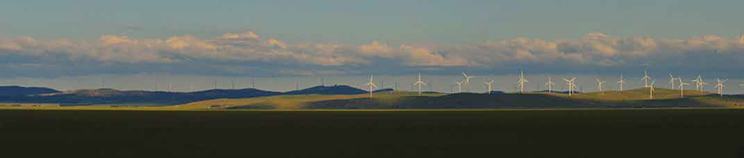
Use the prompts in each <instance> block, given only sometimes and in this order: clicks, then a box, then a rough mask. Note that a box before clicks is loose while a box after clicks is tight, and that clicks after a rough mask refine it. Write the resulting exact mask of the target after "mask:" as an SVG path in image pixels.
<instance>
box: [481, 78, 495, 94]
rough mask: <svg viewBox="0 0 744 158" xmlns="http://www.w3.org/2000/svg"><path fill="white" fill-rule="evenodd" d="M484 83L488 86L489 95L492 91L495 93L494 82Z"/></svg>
mask: <svg viewBox="0 0 744 158" xmlns="http://www.w3.org/2000/svg"><path fill="white" fill-rule="evenodd" d="M483 83H484V84H486V89H487V90H488V94H491V91H493V83H494V81H493V80H490V81H488V82H483Z"/></svg>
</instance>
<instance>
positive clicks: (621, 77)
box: [617, 74, 625, 92]
mask: <svg viewBox="0 0 744 158" xmlns="http://www.w3.org/2000/svg"><path fill="white" fill-rule="evenodd" d="M617 84H619V85H620V92H623V86H624V85H625V79H623V74H620V80H619V81H617Z"/></svg>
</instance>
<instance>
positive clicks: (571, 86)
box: [563, 77, 576, 96]
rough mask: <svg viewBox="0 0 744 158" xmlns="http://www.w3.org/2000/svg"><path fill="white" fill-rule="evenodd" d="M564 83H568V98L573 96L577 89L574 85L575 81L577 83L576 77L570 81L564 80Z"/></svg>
mask: <svg viewBox="0 0 744 158" xmlns="http://www.w3.org/2000/svg"><path fill="white" fill-rule="evenodd" d="M563 81H566V85H567V86H568V96H571V95H573V91H574V89H575V88H576V84H574V81H576V77H573V78H571V79H570V80H569V79H565V78H564V79H563Z"/></svg>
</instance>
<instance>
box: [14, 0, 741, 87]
mask: <svg viewBox="0 0 744 158" xmlns="http://www.w3.org/2000/svg"><path fill="white" fill-rule="evenodd" d="M0 2H1V4H2V5H0V81H7V82H6V83H24V84H28V83H27V82H21V81H23V80H36V81H38V82H36V83H37V84H41V85H57V86H59V87H63V88H68V89H74V88H81V87H82V88H84V87H86V86H82V85H98V84H97V83H98V82H99V81H98V80H99V78H106V77H108V78H112V79H113V78H130V79H132V78H136V76H143V75H144V76H148V75H156V76H158V75H159V76H161V77H162V76H166V78H167V76H182V77H183V78H188V79H182V80H183V81H187V80H201V79H203V78H205V77H207V78H209V77H216V78H222V80H224V79H225V78H246V77H263V78H271V77H288V78H292V77H306V78H308V79H307V80H310V81H314V80H317V79H316V78H317V77H318V76H357V77H358V76H366V75H368V74H380V75H388V76H391V77H394V76H406V75H410V74H414V73H418V72H421V73H424V74H426V75H441V76H447V75H452V76H456V75H458V74H459V73H460V72H463V71H465V72H471V73H474V74H479V75H511V74H514V72H517V71H518V70H520V69H526V70H528V73H529V74H531V75H543V74H555V75H574V74H575V75H584V76H616V75H617V74H619V73H627V74H637V73H638V72H639V71H640V70H642V69H649V71H651V72H652V73H654V74H661V75H664V74H666V73H668V72H673V73H675V74H680V75H686V76H696V74H704V75H706V76H711V77H713V76H723V77H729V78H740V77H744V74H742V73H741V70H740V66H737V64H738V63H741V62H742V61H744V37H742V36H741V34H742V33H744V21H742V20H740V19H741V18H740V17H739V16H740V15H741V13H742V12H741V9H740V6H744V1H737V0H710V1H699V0H555V1H535V0H522V1H516V0H510V1H505V0H458V1H451V0H450V1H436V0H376V1H361V0H360V1H347V0H313V1H289V0H286V1H283V0H266V1H245V0H241V1H238V0H233V1H230V0H221V1H199V0H179V1H162V0H161V1H151V0H127V1H120V0H59V1H40V0H0ZM163 74H165V75H163ZM85 76H94V77H88V79H80V77H85ZM95 76H104V77H95ZM350 78H353V77H350ZM63 79H68V80H70V82H71V81H76V82H75V83H77V82H79V81H85V83H79V84H72V83H69V82H68V81H60V80H63ZM132 80H135V79H132ZM453 80H454V79H453ZM122 82H124V81H122ZM288 82H292V81H289V80H288ZM441 82H447V81H441ZM207 83H209V82H207ZM60 85H61V86H60ZM73 85H79V86H73ZM287 85H293V84H276V86H277V87H276V89H291V87H293V86H287ZM139 86H141V85H139ZM88 87H89V86H88ZM136 87H138V85H137V82H132V83H131V84H121V85H120V87H118V88H125V89H126V88H136ZM207 87H209V86H207Z"/></svg>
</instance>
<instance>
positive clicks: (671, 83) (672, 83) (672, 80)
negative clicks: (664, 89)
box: [669, 73, 677, 89]
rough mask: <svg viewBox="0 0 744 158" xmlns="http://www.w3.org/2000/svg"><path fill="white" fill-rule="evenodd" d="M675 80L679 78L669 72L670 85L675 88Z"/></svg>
mask: <svg viewBox="0 0 744 158" xmlns="http://www.w3.org/2000/svg"><path fill="white" fill-rule="evenodd" d="M675 80H677V79H676V78H674V76H672V73H669V85H670V87H671V88H672V89H674V81H675Z"/></svg>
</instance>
